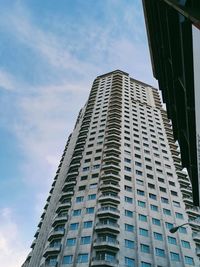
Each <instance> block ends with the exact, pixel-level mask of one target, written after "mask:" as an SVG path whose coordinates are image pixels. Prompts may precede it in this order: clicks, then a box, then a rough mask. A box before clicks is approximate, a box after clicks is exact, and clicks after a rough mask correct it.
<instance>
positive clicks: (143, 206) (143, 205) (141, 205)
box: [138, 200, 146, 208]
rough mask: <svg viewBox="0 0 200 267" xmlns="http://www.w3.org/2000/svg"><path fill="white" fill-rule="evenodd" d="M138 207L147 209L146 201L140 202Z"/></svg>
mask: <svg viewBox="0 0 200 267" xmlns="http://www.w3.org/2000/svg"><path fill="white" fill-rule="evenodd" d="M138 206H140V207H142V208H146V203H145V202H144V201H141V200H138Z"/></svg>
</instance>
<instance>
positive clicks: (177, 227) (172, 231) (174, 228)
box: [169, 222, 189, 234]
mask: <svg viewBox="0 0 200 267" xmlns="http://www.w3.org/2000/svg"><path fill="white" fill-rule="evenodd" d="M187 224H189V222H187V223H183V224H181V225H179V226H175V227H173V228H171V229H169V231H170V233H172V234H174V233H176V232H177V231H178V229H179V228H180V227H182V226H184V225H187Z"/></svg>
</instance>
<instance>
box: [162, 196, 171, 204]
mask: <svg viewBox="0 0 200 267" xmlns="http://www.w3.org/2000/svg"><path fill="white" fill-rule="evenodd" d="M161 201H162V203H166V204H168V203H169V200H168V198H165V197H161Z"/></svg>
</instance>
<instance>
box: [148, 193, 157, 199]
mask: <svg viewBox="0 0 200 267" xmlns="http://www.w3.org/2000/svg"><path fill="white" fill-rule="evenodd" d="M149 198H151V199H154V200H156V199H157V197H156V195H154V194H151V193H149Z"/></svg>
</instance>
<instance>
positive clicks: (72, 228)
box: [70, 223, 79, 230]
mask: <svg viewBox="0 0 200 267" xmlns="http://www.w3.org/2000/svg"><path fill="white" fill-rule="evenodd" d="M78 226H79V223H71V224H70V230H77V229H78Z"/></svg>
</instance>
